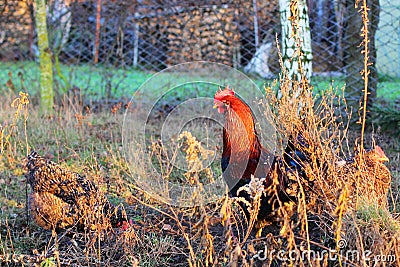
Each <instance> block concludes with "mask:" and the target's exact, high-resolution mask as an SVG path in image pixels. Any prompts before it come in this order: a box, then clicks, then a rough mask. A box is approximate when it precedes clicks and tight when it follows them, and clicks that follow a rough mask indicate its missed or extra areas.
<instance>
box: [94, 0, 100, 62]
mask: <svg viewBox="0 0 400 267" xmlns="http://www.w3.org/2000/svg"><path fill="white" fill-rule="evenodd" d="M100 19H101V0H97V14H96V39H95V45H94V51H93V54H94V61H93V62H94V64H97V63H98V62H99V43H100Z"/></svg>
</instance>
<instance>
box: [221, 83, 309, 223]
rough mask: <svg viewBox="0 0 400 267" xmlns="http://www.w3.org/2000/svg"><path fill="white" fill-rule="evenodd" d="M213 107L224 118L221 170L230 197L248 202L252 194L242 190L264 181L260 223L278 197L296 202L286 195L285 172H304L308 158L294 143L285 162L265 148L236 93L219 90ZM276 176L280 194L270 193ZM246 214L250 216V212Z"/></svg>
mask: <svg viewBox="0 0 400 267" xmlns="http://www.w3.org/2000/svg"><path fill="white" fill-rule="evenodd" d="M214 107H215V108H218V112H219V113H223V114H224V115H225V125H224V128H223V151H222V159H221V168H222V171H223V177H224V180H225V181H226V183H227V184H228V187H229V189H230V191H229V193H230V195H231V196H233V197H243V198H245V199H246V200H249V198H250V196H249V194H248V193H247V192H245V191H243V190H239V188H241V187H242V186H244V185H246V184H249V182H250V180H251V179H252V177H256V178H261V179H262V178H265V181H264V187H265V191H264V194H263V195H262V197H261V203H260V204H261V206H260V210H259V212H258V216H257V220H259V221H260V220H264V219H266V218H267V217H268V216H269V214H270V213H271V211H273V210H274V209H275V205H276V203H277V201H276V200H277V199H276V195H277V196H278V199H279V201H281V202H288V201H291V200H293V199H294V198H293V197H292V196H289V195H288V194H287V189H288V186H289V185H288V184H289V181H288V177H287V175H286V174H285V172H286V171H285V170H288V171H290V170H293V171H296V170H301V169H302V161H305V160H306V158H307V157H306V155H305V154H303V153H302V152H300V151H299V150H296V148H295V147H296V146H295V145H294V142H292V141H290V142H289V143H288V146H287V147H286V149H285V154H284V157H282V158H281V157H278V156H275V155H273V154H272V153H271V152H269V151H268V150H267V149H266V148H264V147H263V146H262V144H261V143H260V139H259V137H258V135H257V132H256V129H255V121H254V116H253V114H252V111H251V109H250V107H249V106H248V105H247V104H245V103H244V102H243V101H242V100H241V99H240V98H239V97H237V96H236V95H235V92H234V91H233V90H231V89H229V88H226V89H225V90H219V91H218V92H217V93H216V94H215V96H214ZM297 139H298V138H296V140H297ZM297 143H301V142H296V144H297ZM274 176H275V177H277V178H278V186H277V188H276V189H277V193H278V194H274V193H272V192H271V190H268V189H271V187H272V186H273V177H274ZM268 191H269V192H268ZM244 210H245V213H246V215H247V216H248V215H249V214H248V212H246V209H244Z"/></svg>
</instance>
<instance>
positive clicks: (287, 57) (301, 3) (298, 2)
mask: <svg viewBox="0 0 400 267" xmlns="http://www.w3.org/2000/svg"><path fill="white" fill-rule="evenodd" d="M279 9H280V14H281V25H282V48H281V49H282V59H283V66H284V67H285V68H286V70H287V72H288V76H289V77H288V78H290V79H292V80H297V81H301V79H302V76H304V78H306V79H307V81H310V78H311V75H312V49H311V33H310V24H309V19H308V9H307V4H306V2H305V0H279ZM296 44H300V46H299V47H298V46H296ZM302 74H303V75H302Z"/></svg>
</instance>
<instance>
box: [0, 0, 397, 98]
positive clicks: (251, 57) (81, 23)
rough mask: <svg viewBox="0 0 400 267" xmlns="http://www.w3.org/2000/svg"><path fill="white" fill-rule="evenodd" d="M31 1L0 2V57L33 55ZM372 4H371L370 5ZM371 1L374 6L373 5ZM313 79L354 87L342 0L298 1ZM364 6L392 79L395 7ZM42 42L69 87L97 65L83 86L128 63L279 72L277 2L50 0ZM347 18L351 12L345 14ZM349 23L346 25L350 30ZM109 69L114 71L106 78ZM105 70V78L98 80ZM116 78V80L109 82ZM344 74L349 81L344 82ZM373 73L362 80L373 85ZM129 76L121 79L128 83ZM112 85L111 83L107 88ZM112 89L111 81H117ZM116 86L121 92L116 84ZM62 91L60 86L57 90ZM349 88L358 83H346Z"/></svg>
mask: <svg viewBox="0 0 400 267" xmlns="http://www.w3.org/2000/svg"><path fill="white" fill-rule="evenodd" d="M33 2H34V1H32V0H24V1H17V0H0V14H1V15H0V16H1V22H0V60H1V61H3V62H5V61H17V62H26V61H34V60H35V59H36V58H37V54H38V51H37V46H36V37H35V21H34V15H35V14H34V7H33V5H34V3H33ZM375 2H376V3H375ZM375 2H373V1H371V4H372V5H375V4H377V5H379V2H378V1H375ZM307 3H308V8H309V17H310V28H311V36H312V48H313V71H314V75H317V76H324V77H328V78H327V79H329V78H335V79H339V80H340V79H343V81H346V82H347V86H348V87H357V86H358V83H359V82H360V81H361V82H362V80H361V75H360V74H359V72H360V70H361V68H362V66H359V65H357V64H354V61H353V59H352V57H353V56H354V55H355V54H356V53H357V52H359V51H360V50H361V48H359V44H360V40H361V39H360V38H359V29H356V28H354V27H357V24H356V20H357V19H361V17H360V16H359V14H357V11H355V12H349V10H350V7H351V8H353V9H354V1H352V0H308V2H307ZM376 10H378V12H377V13H376V12H375V13H374V12H371V17H370V22H371V32H372V33H373V35H374V37H375V42H373V45H375V47H376V51H377V54H374V53H372V54H371V60H372V61H373V62H374V61H375V60H376V65H375V66H374V67H376V68H377V70H378V73H379V74H380V76H379V77H385V78H387V79H389V80H393V81H398V78H399V77H400V54H399V53H400V52H399V51H400V43H399V40H400V32H399V29H400V27H399V23H400V22H399V21H400V20H399V18H400V6H399V5H398V4H396V3H395V2H393V1H389V0H383V1H381V3H380V5H379V6H377V7H376ZM48 14H49V15H48V28H49V35H50V36H49V40H50V48H51V50H52V52H53V56H54V58H55V59H57V60H59V62H61V63H63V66H69V68H68V71H67V72H68V73H67V74H66V75H64V76H65V77H64V78H65V79H64V80H65V81H66V82H65V83H66V84H68V86H67V87H72V86H73V85H75V84H74V79H78V78H77V77H78V76H79V74H78V73H77V72H76V71H74V70H77V69H79V71H82V70H83V69H82V66H86V67H87V68H88V69H87V74H88V75H89V76H90V74H91V73H93V70H92V69H90V68H91V67H93V68H95V67H96V68H99V67H102V68H106V70H104V72H102V71H100V74H99V75H100V76H101V78H97V77H96V78H94V79H93V80H96V79H97V80H98V83H99V84H94V83H93V80H90V82H88V84H86V85H82V84H81V85H80V86H83V87H89V84H90V86H92V85H94V86H97V87H98V88H102V90H103V91H104V92H106V93H107V92H108V94H106V96H107V97H110V96H111V95H112V92H111V91H112V90H114V91H116V90H122V91H124V92H125V89H124V87H129V84H124V79H128V75H129V74H130V71H131V70H132V69H135V70H144V71H158V70H162V69H164V68H167V67H168V66H172V65H175V64H179V63H183V62H188V61H195V60H207V61H215V62H219V63H223V64H227V65H230V66H232V67H235V68H239V69H242V70H244V71H245V72H248V73H256V74H258V75H260V76H261V77H263V78H274V77H277V74H278V73H279V60H278V50H277V48H276V43H275V40H276V38H278V40H280V28H281V26H280V18H279V3H278V0H253V1H248V0H247V1H245V0H236V1H217V0H215V1H206V2H203V3H202V4H199V3H197V2H196V1H183V2H182V1H175V0H172V1H161V0H160V1H155V0H153V1H151V0H134V1H123V0H107V1H106V0H103V1H98V0H70V1H62V0H53V1H49V2H48ZM355 16H357V17H355ZM352 25H353V27H352ZM110 70H118V71H119V72H118V74H112V75H111V76H110V73H113V72H110ZM107 75H108V76H107ZM116 76H117V81H115V80H113V79H114V78H115V77H116ZM346 77H347V78H349V77H353V78H354V79H346ZM379 77H372V80H373V81H375V82H378V78H379ZM130 82H131V80H130V81H129V83H130ZM117 85H119V86H120V87H119V89H118V88H117V89H116V87H115V86H117ZM117 87H118V86H117ZM121 88H122V89H121ZM67 89H68V88H67ZM356 89H359V88H356Z"/></svg>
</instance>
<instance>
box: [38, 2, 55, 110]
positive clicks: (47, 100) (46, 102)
mask: <svg viewBox="0 0 400 267" xmlns="http://www.w3.org/2000/svg"><path fill="white" fill-rule="evenodd" d="M36 31H37V36H38V48H39V64H40V111H41V112H42V113H44V114H48V115H50V114H52V113H53V111H54V110H53V108H54V89H53V63H52V61H51V51H50V48H49V39H48V33H47V23H46V0H36Z"/></svg>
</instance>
